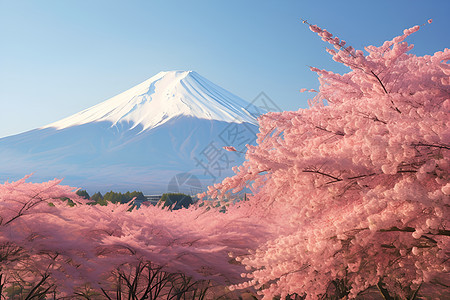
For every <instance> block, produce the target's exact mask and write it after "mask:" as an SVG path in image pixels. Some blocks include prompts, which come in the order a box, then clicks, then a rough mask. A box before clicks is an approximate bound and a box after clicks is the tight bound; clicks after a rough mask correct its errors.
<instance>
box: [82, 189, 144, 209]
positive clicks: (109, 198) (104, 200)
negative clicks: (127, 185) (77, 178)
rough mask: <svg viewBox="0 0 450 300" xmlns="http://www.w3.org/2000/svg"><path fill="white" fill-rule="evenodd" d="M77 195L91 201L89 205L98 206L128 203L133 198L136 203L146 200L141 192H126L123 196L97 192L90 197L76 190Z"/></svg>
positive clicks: (85, 192) (86, 193) (114, 193)
mask: <svg viewBox="0 0 450 300" xmlns="http://www.w3.org/2000/svg"><path fill="white" fill-rule="evenodd" d="M77 195H78V196H80V197H83V198H84V199H87V200H91V201H92V202H91V204H92V205H95V204H99V205H107V204H108V202H110V203H120V204H125V203H128V202H130V201H131V200H132V199H133V198H135V200H138V201H145V200H146V198H145V197H144V194H143V193H142V192H137V191H133V192H126V193H124V194H122V193H117V192H113V191H110V192H107V193H105V195H102V193H100V192H97V193H95V194H93V195H92V197H91V196H89V193H88V192H87V191H86V190H78V191H77Z"/></svg>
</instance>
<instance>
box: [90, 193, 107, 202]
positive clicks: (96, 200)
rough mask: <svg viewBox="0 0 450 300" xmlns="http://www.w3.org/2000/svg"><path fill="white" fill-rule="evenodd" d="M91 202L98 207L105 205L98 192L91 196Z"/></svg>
mask: <svg viewBox="0 0 450 300" xmlns="http://www.w3.org/2000/svg"><path fill="white" fill-rule="evenodd" d="M91 200H92V201H93V202H92V203H93V204H99V205H106V204H107V203H106V201H104V200H103V195H102V193H100V192H97V193H95V194H94V195H92V197H91Z"/></svg>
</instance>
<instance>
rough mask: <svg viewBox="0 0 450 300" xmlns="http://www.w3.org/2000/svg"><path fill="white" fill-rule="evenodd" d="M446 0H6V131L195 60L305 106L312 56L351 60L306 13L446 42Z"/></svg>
mask: <svg viewBox="0 0 450 300" xmlns="http://www.w3.org/2000/svg"><path fill="white" fill-rule="evenodd" d="M449 12H450V1H449V0H427V1H424V0H423V1H419V0H378V1H364V0H359V1H344V0H342V1H337V0H334V1H312V0H311V1H306V0H305V1H300V0H297V1H294V0H291V1H289V0H277V1H275V0H273V1H269V0H267V1H263V0H259V1H256V0H255V1H250V0H226V1H225V0H224V1H213V0H203V1H195V0H191V1H188V0H178V1H175V0H173V1H169V0H160V1H150V0H147V1H137V0H128V1H114V0H89V1H88V0H85V1H81V0H78V1H75V0H65V1H62V0H53V1H49V0H39V1H36V0H30V1H21V0H10V1H5V0H0V101H1V102H0V103H1V107H0V137H4V136H7V135H11V134H16V133H19V132H23V131H27V130H31V129H34V128H37V127H41V126H43V125H46V124H48V123H51V122H54V121H57V120H59V119H61V118H63V117H66V116H69V115H71V114H74V113H76V112H79V111H80V110H82V109H85V108H88V107H90V106H92V105H95V104H97V103H99V102H101V101H104V100H106V99H108V98H110V97H112V96H114V95H116V94H118V93H120V92H122V91H124V90H126V89H128V88H130V87H132V86H134V85H136V84H138V83H140V82H142V81H144V80H146V79H148V78H150V77H151V76H153V75H155V74H156V73H158V72H159V71H167V70H194V71H197V72H198V73H199V74H201V75H203V76H204V77H206V78H208V79H209V80H211V81H213V82H214V83H216V84H219V85H221V86H222V87H224V88H225V89H227V90H229V91H231V92H233V93H235V94H237V95H238V96H241V97H242V98H244V99H246V100H248V101H252V100H253V99H254V97H255V96H257V95H258V94H259V93H260V92H261V91H264V92H265V93H266V94H267V95H268V96H269V97H270V98H271V99H272V100H273V101H274V102H275V103H276V104H277V105H278V106H279V107H280V108H281V109H283V110H297V109H298V108H305V107H307V104H306V99H307V97H308V95H307V94H301V93H299V90H300V89H301V88H317V87H318V81H317V76H316V74H315V73H312V72H311V71H309V69H308V66H316V67H319V68H326V69H330V70H333V71H337V72H344V71H345V68H343V67H341V66H339V65H337V64H336V63H334V62H333V61H332V60H331V59H330V57H329V55H328V54H327V53H326V52H325V51H324V49H325V46H326V44H325V43H324V42H322V41H321V40H320V39H319V38H318V37H317V36H316V35H315V34H314V33H312V32H311V31H310V30H309V29H308V28H307V27H306V26H305V25H304V24H302V23H301V21H300V18H304V19H307V20H308V21H309V22H310V23H312V24H317V25H319V26H321V27H323V28H326V29H328V30H329V31H330V32H332V33H334V34H336V35H337V36H339V37H340V38H342V39H344V40H346V41H347V43H348V44H351V45H352V46H354V47H355V48H357V49H362V47H363V46H366V45H380V44H381V43H382V42H383V41H385V40H387V39H391V38H393V37H394V36H396V35H399V34H401V33H402V31H403V29H405V28H408V27H411V26H413V25H417V24H423V23H425V22H426V21H427V20H428V19H429V18H432V19H433V23H432V24H431V25H427V26H425V27H424V28H422V29H421V30H420V31H419V32H418V33H415V34H414V35H413V36H411V37H409V38H408V40H407V41H408V42H411V43H413V44H415V48H414V49H413V51H412V53H414V54H417V55H424V54H432V53H434V52H436V51H440V50H442V49H444V48H445V47H449V42H450V17H449Z"/></svg>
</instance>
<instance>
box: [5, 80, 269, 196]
mask: <svg viewBox="0 0 450 300" xmlns="http://www.w3.org/2000/svg"><path fill="white" fill-rule="evenodd" d="M261 112H262V111H261V109H260V108H259V107H257V106H254V105H252V104H250V103H248V102H246V101H244V100H243V99H241V98H239V97H237V96H235V95H233V94H232V93H230V92H228V91H226V90H225V89H223V88H221V87H219V86H217V85H216V84H214V83H212V82H210V81H209V80H207V79H206V78H204V77H202V76H200V75H199V74H197V73H196V72H193V71H169V72H160V73H158V74H157V75H155V76H153V77H151V78H150V79H148V80H146V81H144V82H142V83H141V84H138V85H136V86H135V87H133V88H131V89H129V90H127V91H125V92H123V93H121V94H119V95H117V96H115V97H112V98H110V99H108V100H106V101H104V102H102V103H99V104H97V105H95V106H93V107H90V108H88V109H85V110H83V111H81V112H79V113H76V114H74V115H72V116H69V117H67V118H64V119H62V120H60V121H57V122H54V123H51V124H49V125H46V126H44V127H41V128H38V129H34V130H31V131H28V132H25V133H21V134H17V135H13V136H9V137H5V138H2V139H0V166H1V167H0V180H3V181H6V180H15V179H18V178H21V177H23V176H24V175H26V174H30V173H33V177H32V178H33V181H43V180H49V179H53V178H64V180H63V184H67V185H71V186H75V187H80V188H83V189H87V190H88V191H91V192H95V191H101V192H105V191H108V190H115V191H126V190H141V191H143V192H144V193H163V192H167V191H169V192H178V191H179V192H187V193H191V194H192V193H196V192H199V191H201V190H204V189H206V187H207V186H208V185H210V184H213V183H215V182H218V181H220V180H222V179H223V178H225V177H226V176H230V175H232V174H233V173H232V171H231V168H232V167H233V166H235V165H240V164H241V163H242V162H243V160H244V157H243V156H244V155H243V153H242V152H243V151H245V145H246V144H252V143H254V142H255V140H256V133H257V132H258V125H257V121H256V118H257V117H258V116H259V115H260V113H261ZM224 146H234V147H235V148H236V149H237V150H238V151H236V152H226V151H225V150H223V149H222V147H224Z"/></svg>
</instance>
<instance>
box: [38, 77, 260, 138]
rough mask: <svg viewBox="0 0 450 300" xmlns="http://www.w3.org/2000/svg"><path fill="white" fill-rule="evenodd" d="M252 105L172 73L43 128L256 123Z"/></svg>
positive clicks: (201, 81)
mask: <svg viewBox="0 0 450 300" xmlns="http://www.w3.org/2000/svg"><path fill="white" fill-rule="evenodd" d="M250 106H251V104H249V103H248V102H246V101H244V100H242V99H241V98H239V97H237V96H235V95H233V94H231V93H230V92H228V91H226V90H225V89H223V88H221V87H219V86H218V85H216V84H214V83H212V82H210V81H209V80H207V79H206V78H204V77H202V76H200V75H199V74H197V73H196V72H193V71H168V72H160V73H158V74H156V75H155V76H153V77H151V78H150V79H148V80H146V81H144V82H142V83H140V84H138V85H136V86H135V87H133V88H131V89H129V90H127V91H125V92H123V93H121V94H119V95H117V96H114V97H112V98H110V99H108V100H106V101H104V102H102V103H99V104H97V105H95V106H93V107H90V108H88V109H85V110H83V111H81V112H79V113H77V114H74V115H72V116H69V117H67V118H65V119H62V120H60V121H57V122H54V123H52V124H49V125H47V126H45V127H43V128H56V129H64V128H68V127H72V126H76V125H82V124H87V123H92V122H102V121H109V122H111V123H112V126H114V125H116V124H117V123H119V122H128V123H130V124H132V128H134V127H136V126H138V125H141V126H142V131H145V130H149V129H152V128H155V127H158V126H160V125H162V124H164V123H165V122H167V121H169V120H170V119H172V118H175V117H178V116H190V117H195V118H199V119H208V120H215V121H224V122H229V123H230V122H234V123H243V122H246V123H251V124H256V119H255V117H254V116H253V115H251V114H250V113H249V110H250V111H255V110H254V109H248V108H249V107H250ZM256 111H258V109H256Z"/></svg>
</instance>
